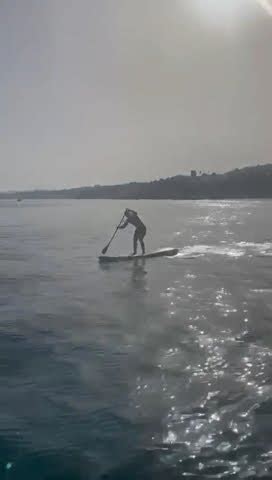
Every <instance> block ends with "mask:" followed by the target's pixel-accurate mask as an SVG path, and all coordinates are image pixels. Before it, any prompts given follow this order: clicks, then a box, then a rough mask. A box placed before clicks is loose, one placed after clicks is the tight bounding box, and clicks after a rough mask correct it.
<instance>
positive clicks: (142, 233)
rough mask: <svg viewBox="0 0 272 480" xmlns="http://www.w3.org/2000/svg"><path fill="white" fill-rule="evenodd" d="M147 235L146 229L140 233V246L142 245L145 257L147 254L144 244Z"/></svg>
mask: <svg viewBox="0 0 272 480" xmlns="http://www.w3.org/2000/svg"><path fill="white" fill-rule="evenodd" d="M145 234H146V229H143V230H142V231H141V232H140V233H139V241H140V244H141V248H142V253H143V255H144V254H145V244H144V237H145Z"/></svg>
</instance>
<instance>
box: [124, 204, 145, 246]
mask: <svg viewBox="0 0 272 480" xmlns="http://www.w3.org/2000/svg"><path fill="white" fill-rule="evenodd" d="M125 217H126V220H125V222H124V223H123V224H122V225H120V226H119V227H118V228H119V229H123V228H126V227H127V226H128V225H129V224H130V225H133V226H134V227H135V232H134V237H133V253H132V255H136V254H137V247H138V241H139V242H140V245H141V248H142V253H143V255H144V254H145V244H144V237H145V234H146V226H145V225H144V224H143V222H142V220H141V219H140V218H139V217H138V214H137V212H135V211H134V210H130V209H129V208H127V209H126V210H125Z"/></svg>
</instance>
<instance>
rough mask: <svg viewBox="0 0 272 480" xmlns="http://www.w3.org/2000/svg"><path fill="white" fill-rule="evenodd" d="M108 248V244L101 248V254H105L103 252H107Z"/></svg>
mask: <svg viewBox="0 0 272 480" xmlns="http://www.w3.org/2000/svg"><path fill="white" fill-rule="evenodd" d="M108 248H109V245H106V246H105V247H104V248H103V250H102V255H105V253H107V250H108Z"/></svg>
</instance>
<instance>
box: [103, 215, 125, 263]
mask: <svg viewBox="0 0 272 480" xmlns="http://www.w3.org/2000/svg"><path fill="white" fill-rule="evenodd" d="M124 217H125V214H124V215H123V216H122V220H121V222H120V223H119V225H118V226H117V227H116V229H115V231H114V234H113V235H112V237H111V239H110V241H109V243H108V244H107V245H106V246H105V247H104V248H103V250H102V254H103V255H105V253H107V250H108V248H109V246H110V244H111V242H112V241H113V239H114V237H115V235H116V233H117V231H118V228H119V227H120V225H121V224H122V222H123V220H124Z"/></svg>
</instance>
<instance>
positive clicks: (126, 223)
mask: <svg viewBox="0 0 272 480" xmlns="http://www.w3.org/2000/svg"><path fill="white" fill-rule="evenodd" d="M127 226H128V220H126V221H125V223H123V225H120V227H119V229H120V230H123V228H126V227H127Z"/></svg>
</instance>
